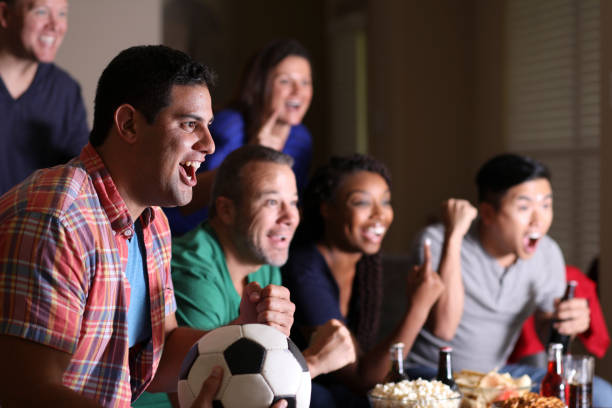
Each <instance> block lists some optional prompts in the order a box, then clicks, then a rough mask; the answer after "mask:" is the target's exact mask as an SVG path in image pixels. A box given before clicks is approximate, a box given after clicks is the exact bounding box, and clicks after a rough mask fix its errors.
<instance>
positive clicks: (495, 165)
mask: <svg viewBox="0 0 612 408" xmlns="http://www.w3.org/2000/svg"><path fill="white" fill-rule="evenodd" d="M541 178H543V179H546V180H548V181H550V180H551V176H550V172H549V171H548V168H547V167H546V166H545V165H544V164H543V163H541V162H539V161H537V160H535V159H532V158H531V157H527V156H521V155H518V154H513V153H504V154H500V155H498V156H495V157H493V158H492V159H490V160H489V161H487V162H486V163H485V164H484V165H483V166H482V167H481V168H480V170H478V173H477V174H476V185H477V187H478V201H479V202H481V203H483V202H484V203H489V204H492V205H493V206H494V207H495V208H496V209H497V208H499V204H500V202H501V199H502V197H503V196H504V194H506V192H507V191H508V190H509V189H510V188H512V187H514V186H516V185H518V184H521V183H524V182H526V181H531V180H536V179H541Z"/></svg>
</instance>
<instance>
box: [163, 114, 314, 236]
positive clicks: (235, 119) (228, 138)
mask: <svg viewBox="0 0 612 408" xmlns="http://www.w3.org/2000/svg"><path fill="white" fill-rule="evenodd" d="M210 132H211V134H212V137H213V140H214V141H215V153H214V154H212V155H211V156H209V157H207V158H206V161H205V162H204V163H202V166H201V167H200V169H199V171H207V170H213V169H216V168H217V167H219V166H220V165H221V163H222V162H223V160H225V157H226V156H227V155H228V154H230V153H231V152H233V151H234V150H236V149H237V148H239V147H241V146H244V145H245V144H247V142H248V140H247V138H248V136H247V134H246V129H245V123H244V118H243V117H242V115H241V114H240V113H239V112H238V111H236V110H232V109H226V110H223V111H221V112H219V113H217V114H216V115H215V120H214V121H213V123H212V125H211V126H210ZM283 153H286V154H288V155H289V156H291V157H293V160H294V164H293V172H294V173H295V178H296V181H297V187H298V191H302V189H303V188H304V187H305V186H306V182H307V181H308V170H309V168H310V162H311V160H312V138H311V136H310V132H309V131H308V129H307V128H306V126H304V125H302V124H300V125H297V126H293V127H292V128H291V131H290V132H289V137H288V138H287V143H285V147H284V148H283ZM164 211H165V213H166V216H167V217H168V222H169V223H170V229H171V230H172V235H173V236H180V235H183V234H184V233H186V232H187V231H190V230H192V229H193V228H195V227H196V226H197V225H198V224H200V223H202V221H204V220H205V219H206V218H208V208H207V207H206V208H203V209H201V210H200V211H197V212H195V213H193V214H191V215H189V216H184V215H182V214H181V213H180V211H179V210H178V208H165V209H164Z"/></svg>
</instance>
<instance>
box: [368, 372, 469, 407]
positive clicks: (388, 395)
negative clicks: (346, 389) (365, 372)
mask: <svg viewBox="0 0 612 408" xmlns="http://www.w3.org/2000/svg"><path fill="white" fill-rule="evenodd" d="M368 399H369V401H370V406H371V407H372V408H434V407H435V408H458V407H459V404H460V403H461V394H460V393H459V392H456V391H452V390H451V389H450V387H449V386H448V385H446V384H443V383H441V382H440V381H435V380H434V381H427V380H422V379H418V380H413V381H409V380H404V381H400V382H398V383H387V384H378V385H377V386H376V387H375V388H374V389H372V390H370V392H368Z"/></svg>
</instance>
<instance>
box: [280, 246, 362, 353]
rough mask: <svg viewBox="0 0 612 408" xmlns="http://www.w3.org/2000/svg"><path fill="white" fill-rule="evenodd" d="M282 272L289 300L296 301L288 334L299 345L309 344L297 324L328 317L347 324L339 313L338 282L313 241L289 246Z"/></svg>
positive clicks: (310, 324)
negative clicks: (289, 294) (289, 333)
mask: <svg viewBox="0 0 612 408" xmlns="http://www.w3.org/2000/svg"><path fill="white" fill-rule="evenodd" d="M281 271H282V276H283V285H284V286H286V287H287V288H288V289H289V292H290V293H291V301H292V302H293V303H295V313H294V316H293V317H294V324H293V328H292V332H291V337H292V339H293V340H294V341H295V342H296V344H297V345H298V347H300V348H301V349H304V348H306V347H307V346H308V339H304V338H303V337H302V336H301V332H300V331H299V328H300V327H307V328H312V327H315V326H320V325H322V324H325V322H327V321H328V320H329V319H338V320H340V321H342V322H344V323H345V324H346V323H347V322H346V319H345V317H344V316H343V315H342V313H341V312H340V289H339V288H338V284H337V283H336V280H335V279H334V277H333V276H332V274H331V271H330V269H329V267H328V266H327V263H326V262H325V258H323V255H321V253H320V252H319V251H318V250H317V248H316V246H315V245H314V244H310V245H305V246H302V247H299V248H292V249H291V254H290V256H289V259H288V260H287V263H286V264H285V265H284V266H283V267H282V268H281ZM353 295H356V294H355V293H354V294H353ZM349 328H350V326H349Z"/></svg>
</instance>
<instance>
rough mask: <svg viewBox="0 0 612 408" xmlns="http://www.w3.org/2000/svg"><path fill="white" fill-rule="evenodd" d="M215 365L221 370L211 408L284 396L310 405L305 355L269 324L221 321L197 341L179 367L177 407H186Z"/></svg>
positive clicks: (253, 405)
mask: <svg viewBox="0 0 612 408" xmlns="http://www.w3.org/2000/svg"><path fill="white" fill-rule="evenodd" d="M214 366H221V367H223V370H224V372H223V382H222V383H221V387H220V388H219V391H218V392H217V395H216V396H215V400H214V402H213V407H216V408H217V407H218V408H268V407H269V406H270V405H271V404H273V403H274V402H276V401H278V400H280V399H285V400H287V402H288V403H289V405H288V406H289V408H292V407H296V408H302V407H303V408H308V406H309V405H310V387H311V383H310V373H309V372H308V366H307V365H306V360H304V357H303V356H302V353H300V351H299V349H298V348H297V346H296V345H295V344H294V343H293V342H292V341H291V339H289V338H287V336H285V335H284V334H283V333H281V332H280V331H279V330H277V329H274V328H272V327H270V326H266V325H263V324H245V325H234V326H224V327H220V328H218V329H215V330H213V331H211V332H209V333H207V334H206V335H205V336H203V337H202V338H201V339H200V340H198V342H197V343H196V344H195V345H194V346H193V347H192V348H191V350H190V351H189V353H188V354H187V356H186V357H185V360H184V361H183V366H182V368H181V375H180V377H179V382H178V396H179V402H180V405H181V407H182V408H189V407H191V405H192V404H193V401H194V400H195V398H196V397H197V395H198V394H199V392H200V389H201V388H202V383H203V382H204V380H206V378H208V376H209V375H210V372H211V371H212V368H213V367H214Z"/></svg>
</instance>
